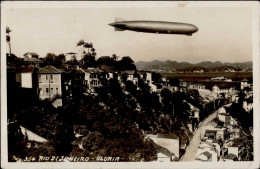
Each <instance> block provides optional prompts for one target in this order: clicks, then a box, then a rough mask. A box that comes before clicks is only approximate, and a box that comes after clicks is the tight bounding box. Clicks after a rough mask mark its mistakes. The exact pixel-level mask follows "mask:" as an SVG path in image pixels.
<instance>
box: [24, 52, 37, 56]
mask: <svg viewBox="0 0 260 169" xmlns="http://www.w3.org/2000/svg"><path fill="white" fill-rule="evenodd" d="M27 54H30V55H34V56H39V55H38V54H37V53H35V52H27V53H25V54H24V56H25V55H27Z"/></svg>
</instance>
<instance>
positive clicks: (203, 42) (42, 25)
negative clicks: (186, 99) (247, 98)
mask: <svg viewBox="0 0 260 169" xmlns="http://www.w3.org/2000/svg"><path fill="white" fill-rule="evenodd" d="M251 15H252V11H251V8H247V7H189V8H180V7H161V6H156V5H154V6H152V7H129V6H125V7H113V6H112V7H111V6H110V7H109V8H106V7H100V8H96V7H95V8H94V7H91V6H87V7H84V8H73V7H71V8H26V9H25V8H13V9H7V10H6V15H5V17H6V26H9V27H10V29H11V30H12V32H11V33H10V35H11V47H12V53H14V54H15V55H17V56H18V57H23V54H25V53H27V52H35V53H38V54H39V55H40V57H45V56H46V54H47V53H55V54H57V55H58V54H61V53H68V52H75V53H77V52H79V47H77V46H76V44H77V42H78V41H79V40H80V39H84V40H85V42H91V43H93V45H94V48H95V49H96V52H97V56H96V57H97V58H98V57H100V56H111V55H112V54H114V53H115V54H117V55H118V56H119V57H123V56H130V57H131V58H132V59H133V60H134V61H135V62H137V61H152V60H161V61H166V60H172V61H178V62H182V61H185V62H190V63H198V62H202V61H221V62H246V61H252V16H251ZM115 17H119V18H123V19H125V20H151V21H169V22H182V23H190V24H194V25H196V26H197V27H198V28H199V31H198V32H196V33H194V34H193V35H192V36H186V35H168V34H152V33H138V32H133V31H114V28H113V27H111V26H109V25H108V24H109V23H112V22H114V20H115ZM6 47H7V51H8V45H6Z"/></svg>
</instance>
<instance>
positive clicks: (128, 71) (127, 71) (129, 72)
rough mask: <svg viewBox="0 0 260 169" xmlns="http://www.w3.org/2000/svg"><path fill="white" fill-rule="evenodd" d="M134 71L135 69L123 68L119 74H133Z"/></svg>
mask: <svg viewBox="0 0 260 169" xmlns="http://www.w3.org/2000/svg"><path fill="white" fill-rule="evenodd" d="M134 73H135V70H125V71H122V72H121V74H128V75H133V74H134Z"/></svg>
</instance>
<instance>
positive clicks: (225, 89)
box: [212, 84, 235, 95]
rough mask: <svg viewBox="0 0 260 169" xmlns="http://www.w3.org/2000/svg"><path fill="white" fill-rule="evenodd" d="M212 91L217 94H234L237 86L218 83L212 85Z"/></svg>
mask: <svg viewBox="0 0 260 169" xmlns="http://www.w3.org/2000/svg"><path fill="white" fill-rule="evenodd" d="M212 92H214V93H217V94H230V95H231V94H234V93H235V87H233V86H230V85H225V84H218V85H214V86H213V87H212Z"/></svg>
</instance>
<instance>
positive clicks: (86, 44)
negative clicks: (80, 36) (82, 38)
mask: <svg viewBox="0 0 260 169" xmlns="http://www.w3.org/2000/svg"><path fill="white" fill-rule="evenodd" d="M84 48H88V53H89V49H90V48H93V44H92V43H85V44H84Z"/></svg>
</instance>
